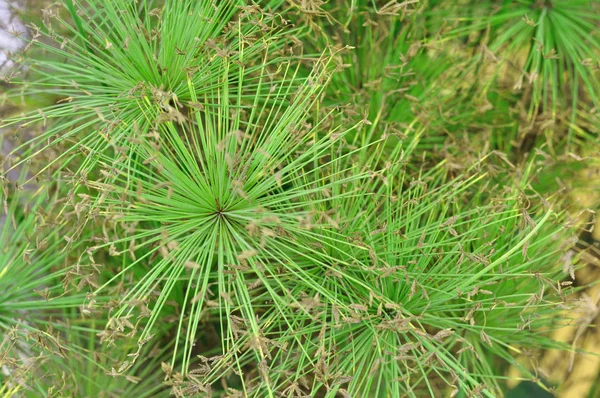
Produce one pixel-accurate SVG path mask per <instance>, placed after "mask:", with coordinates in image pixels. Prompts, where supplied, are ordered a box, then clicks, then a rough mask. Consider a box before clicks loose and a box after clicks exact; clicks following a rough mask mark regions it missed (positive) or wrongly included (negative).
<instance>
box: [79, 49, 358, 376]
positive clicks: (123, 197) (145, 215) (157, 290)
mask: <svg viewBox="0 0 600 398" xmlns="http://www.w3.org/2000/svg"><path fill="white" fill-rule="evenodd" d="M329 62H330V61H329V59H327V58H323V59H322V60H320V61H319V62H318V63H317V65H316V67H315V71H314V73H313V74H311V76H310V77H309V78H308V79H305V80H304V81H303V82H301V84H298V82H297V79H299V78H297V77H296V74H297V67H293V65H291V64H286V65H281V72H280V73H281V74H282V75H283V79H282V80H281V81H280V82H278V81H274V82H272V81H270V80H269V79H268V78H269V75H268V73H267V70H266V69H265V70H264V71H263V74H262V75H261V78H260V79H259V80H258V86H257V91H258V92H263V91H264V90H263V89H264V87H268V90H266V92H267V94H266V96H265V97H264V98H259V97H258V96H257V97H255V98H253V99H252V101H248V100H247V99H246V98H244V95H243V94H244V93H245V92H246V91H247V89H246V87H245V86H244V81H240V84H239V85H238V86H234V87H230V86H229V84H228V82H226V81H224V82H223V83H222V85H221V86H219V87H216V88H215V89H214V91H213V92H211V96H212V97H213V98H216V99H217V101H215V103H212V104H210V103H207V105H206V106H205V107H204V109H202V110H200V109H195V110H193V111H191V112H190V114H189V118H188V120H186V121H185V122H184V123H182V124H178V123H175V122H173V121H166V122H164V123H160V124H158V125H157V126H156V130H154V133H153V134H152V137H151V138H149V139H148V140H147V142H146V143H145V145H140V146H138V149H137V150H138V153H139V157H138V158H136V159H134V160H133V161H130V163H129V164H128V169H125V170H123V171H120V172H119V171H114V173H115V174H114V175H110V176H107V177H106V178H104V179H100V180H98V181H94V182H90V186H92V187H95V188H97V189H98V190H99V191H100V192H101V194H100V198H99V199H98V202H97V206H98V210H99V213H100V214H101V215H104V216H106V217H107V218H108V220H109V221H110V223H111V224H114V225H115V226H116V227H118V228H117V229H116V230H115V231H116V232H115V233H112V232H111V233H109V234H108V237H109V239H108V241H107V243H105V244H104V246H107V247H108V246H112V248H113V249H112V251H113V252H114V253H115V254H123V255H131V256H134V260H135V261H134V262H133V263H132V264H131V265H130V266H128V267H125V268H124V269H122V270H121V272H119V273H118V274H117V275H115V276H114V278H113V282H114V281H116V280H119V279H120V278H122V277H124V276H125V277H127V275H128V273H130V272H131V270H132V269H133V268H134V267H136V264H140V263H141V262H147V263H148V269H147V271H146V273H145V275H143V276H141V277H140V278H139V280H137V281H136V283H135V286H133V287H132V289H130V290H129V291H128V292H127V294H125V295H124V296H123V297H121V298H120V299H119V305H117V306H116V307H115V310H114V312H113V313H112V315H111V316H112V317H113V318H114V319H115V323H118V320H119V319H121V318H123V317H127V316H128V315H130V314H133V313H135V311H134V310H135V304H136V303H139V302H144V303H147V304H148V306H149V308H150V311H149V313H147V314H146V316H147V317H148V323H147V325H146V326H145V328H144V330H143V332H142V334H141V336H140V339H141V340H146V339H147V338H148V337H149V336H151V334H152V333H153V328H154V327H155V326H156V324H158V323H159V322H160V317H161V310H162V309H163V307H164V306H165V302H166V301H167V300H169V299H171V298H178V299H179V300H180V306H181V308H180V316H179V318H178V320H177V322H178V329H177V330H178V336H177V342H176V345H175V348H174V352H175V353H177V352H183V353H184V356H183V359H182V361H175V359H174V360H173V362H172V364H171V365H172V367H173V368H174V369H175V370H178V371H182V372H183V373H187V371H188V368H189V366H190V361H191V359H192V352H193V351H194V345H195V341H196V336H197V333H198V331H199V327H200V326H199V324H200V321H201V320H202V319H203V318H204V317H205V315H206V314H207V313H208V312H211V311H212V312H216V315H217V316H218V319H219V333H220V335H221V336H222V350H223V355H226V356H229V357H232V356H235V355H237V353H236V350H238V349H241V348H243V347H241V345H240V344H238V343H237V342H236V340H237V339H238V332H237V329H239V328H240V326H239V324H240V322H241V323H242V324H244V328H247V330H246V331H245V333H244V338H245V339H246V340H250V341H251V342H252V341H255V340H256V339H259V337H260V335H261V330H260V329H259V325H258V324H259V322H258V321H257V317H259V316H260V312H261V310H260V302H262V301H263V300H265V297H267V298H268V300H269V301H270V302H271V303H272V305H273V306H275V308H278V309H279V310H280V311H281V314H282V319H281V322H287V319H286V318H285V315H286V313H287V310H286V308H285V305H287V303H288V299H289V297H287V295H286V289H287V288H288V286H289V283H290V280H293V281H294V283H298V284H305V285H308V286H311V287H312V288H315V289H317V290H320V291H321V294H322V295H324V296H330V295H331V292H329V291H328V290H325V289H320V288H319V286H318V285H315V283H314V281H313V276H314V275H313V274H314V273H315V272H317V273H318V272H320V271H318V270H321V269H322V268H323V267H325V265H324V264H322V263H321V261H320V260H318V259H317V260H314V261H313V260H311V259H312V252H313V249H312V246H311V245H314V244H315V243H317V242H318V243H319V244H323V245H328V244H331V243H330V242H329V238H327V239H326V236H325V235H323V236H322V235H321V233H320V232H319V231H321V230H322V229H325V230H326V229H329V228H333V226H334V225H335V220H334V218H333V217H331V216H330V215H328V214H326V213H321V212H319V211H318V205H319V203H321V202H324V201H327V200H331V198H332V195H333V194H334V193H336V192H337V194H336V197H343V196H345V195H354V194H356V192H354V191H345V190H344V189H342V190H341V192H338V191H340V187H343V185H344V184H345V183H348V182H350V181H355V180H357V179H360V178H364V176H365V174H364V173H352V170H353V166H352V164H351V163H347V162H344V161H343V159H344V158H345V157H348V154H343V153H341V152H338V149H339V146H340V143H341V142H342V138H343V136H344V134H345V133H346V131H344V130H329V131H326V130H324V131H320V128H321V127H320V125H319V124H318V123H317V124H315V125H311V124H309V123H308V120H307V117H308V115H309V112H310V110H311V107H312V105H313V103H314V101H315V99H316V98H318V97H319V94H320V93H321V91H322V90H323V86H324V84H326V83H327V80H328V76H329V71H328V64H329ZM190 95H191V96H192V100H193V101H200V100H202V99H201V98H199V97H198V98H197V97H196V96H195V94H194V92H193V91H192V92H191V94H190ZM121 248H124V250H123V252H122V253H121V252H120V250H121ZM323 272H324V271H323ZM280 275H281V276H280ZM110 283H111V282H108V283H107V284H105V285H104V286H101V287H100V288H99V290H98V291H99V292H102V291H103V289H105V287H107V286H110ZM257 306H258V308H257ZM211 308H212V309H211ZM236 319H237V320H236ZM254 347H255V348H256V349H255V354H256V355H257V357H258V360H259V361H260V360H263V359H264V358H265V356H266V355H267V354H266V353H265V352H264V351H263V350H262V348H261V347H260V345H259V346H256V344H255V345H254ZM174 358H175V357H174ZM237 366H238V369H236V370H237V371H240V370H241V369H240V368H239V366H240V365H239V364H238V365H237Z"/></svg>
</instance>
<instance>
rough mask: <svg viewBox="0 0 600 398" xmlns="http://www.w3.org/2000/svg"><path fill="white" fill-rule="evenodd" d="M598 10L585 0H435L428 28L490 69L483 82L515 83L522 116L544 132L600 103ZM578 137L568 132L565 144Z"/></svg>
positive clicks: (567, 121) (576, 118)
mask: <svg viewBox="0 0 600 398" xmlns="http://www.w3.org/2000/svg"><path fill="white" fill-rule="evenodd" d="M459 4H460V6H459ZM598 7H599V5H598V4H597V2H594V1H588V0H573V1H571V0H519V1H504V2H490V1H478V2H469V3H466V4H462V3H461V2H438V1H432V2H430V4H429V7H428V8H429V9H428V11H427V12H428V13H429V15H430V19H429V21H430V22H431V24H430V26H429V27H430V28H431V31H432V32H436V31H437V30H438V29H443V33H442V34H441V35H440V36H435V37H433V36H432V37H431V38H430V40H431V41H432V42H436V41H438V42H439V41H441V42H447V41H449V40H452V39H455V38H461V39H462V40H464V41H465V42H466V44H467V45H468V46H469V47H470V48H474V49H475V50H476V52H477V54H478V55H477V56H476V57H475V58H473V61H476V62H477V63H479V64H480V65H481V68H483V69H490V68H487V66H486V65H491V66H492V67H491V69H492V70H491V72H490V71H488V72H486V73H487V79H490V78H494V79H498V80H505V81H506V80H509V81H510V80H511V79H512V81H513V84H514V87H513V89H514V90H515V91H516V92H524V94H523V97H525V99H526V101H525V103H526V114H527V119H528V120H530V121H533V120H535V119H543V121H545V122H546V130H549V129H552V128H554V127H555V125H554V124H553V123H552V122H556V121H558V120H560V119H565V120H566V123H567V124H571V125H572V124H576V123H577V122H578V119H579V118H580V116H578V113H579V112H580V110H589V109H592V108H595V107H598V105H600V84H599V83H598V82H599V65H600V64H599V62H600V38H599V37H598V34H597V32H598V23H599V21H600V17H598V15H599V8H598ZM442 21H443V22H442ZM441 25H444V26H441ZM467 77H468V76H466V77H465V78H467ZM471 82H473V80H471ZM486 86H487V85H486ZM576 133H577V131H576V130H574V129H573V128H569V129H568V134H567V137H566V138H567V140H568V141H567V143H569V144H570V143H572V140H573V139H574V137H575V135H576ZM560 138H561V137H555V138H554V140H555V141H556V142H558V140H559V139H560Z"/></svg>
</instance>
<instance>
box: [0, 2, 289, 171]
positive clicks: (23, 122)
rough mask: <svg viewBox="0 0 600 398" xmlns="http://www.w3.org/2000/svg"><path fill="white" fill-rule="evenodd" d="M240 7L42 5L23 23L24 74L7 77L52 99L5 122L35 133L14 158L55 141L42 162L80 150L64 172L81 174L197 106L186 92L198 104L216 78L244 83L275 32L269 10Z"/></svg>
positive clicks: (276, 40)
mask: <svg viewBox="0 0 600 398" xmlns="http://www.w3.org/2000/svg"><path fill="white" fill-rule="evenodd" d="M244 4H245V3H244V2H243V1H236V0H227V1H218V2H215V1H199V2H181V1H166V2H164V3H159V2H157V3H153V2H143V3H140V4H136V3H133V2H126V3H123V2H119V1H108V2H102V1H92V2H86V3H85V6H84V5H83V4H82V3H80V2H73V1H71V0H67V1H65V4H64V8H60V7H53V6H50V8H49V9H48V10H46V12H45V14H44V16H45V18H44V22H45V23H44V26H42V27H39V28H37V27H32V29H33V32H34V33H33V40H32V41H31V43H30V44H29V45H28V47H27V51H28V52H32V53H33V54H32V55H31V57H28V58H27V66H28V74H29V75H30V76H28V78H27V80H26V81H24V82H19V81H17V80H16V79H15V80H14V82H13V83H15V84H17V85H20V86H21V88H22V89H24V90H25V93H26V95H27V96H28V97H29V101H37V98H38V97H40V96H42V94H43V96H45V97H48V95H49V94H51V95H52V96H51V99H52V100H53V104H51V105H47V106H43V107H41V108H40V109H39V110H35V111H33V112H31V113H26V114H25V115H23V116H19V117H16V118H14V119H9V120H8V121H7V124H9V125H11V126H13V127H17V129H16V131H15V132H14V134H15V135H17V136H20V135H22V134H23V133H22V130H21V129H22V128H24V127H30V126H33V127H37V129H39V130H40V132H39V134H37V135H36V137H35V138H34V139H33V141H32V142H31V143H30V145H29V144H28V146H26V147H25V146H23V147H22V148H19V150H18V153H19V155H20V157H21V158H22V159H30V158H31V157H33V156H36V155H39V154H40V153H41V152H43V150H44V149H47V148H48V147H51V148H60V150H59V154H58V155H57V156H56V158H55V159H53V160H52V161H50V162H48V163H49V164H53V163H56V164H58V165H60V166H63V167H64V166H66V165H67V164H69V162H71V161H73V158H76V157H77V154H82V153H83V154H84V155H85V156H84V157H83V159H81V158H77V167H76V168H74V169H75V170H78V171H80V172H81V173H82V175H84V176H85V174H86V173H88V172H90V171H92V170H93V167H94V165H95V164H96V162H97V161H98V155H99V154H101V155H111V156H112V157H113V158H114V159H117V158H119V157H120V156H121V155H123V148H124V147H128V148H129V150H130V151H132V152H128V153H125V156H131V155H132V154H135V146H133V147H131V146H127V145H126V144H127V142H129V141H131V140H132V139H134V138H135V137H136V136H137V135H138V133H139V132H140V131H141V132H142V133H146V132H147V129H148V126H151V125H152V123H153V122H154V121H155V120H156V119H159V120H164V119H172V120H177V121H180V120H182V119H183V118H185V116H184V115H185V113H186V112H187V109H189V108H193V107H202V106H203V103H202V102H196V101H193V100H192V97H191V96H190V93H191V92H193V93H195V95H196V96H197V97H198V98H200V99H201V101H206V100H215V98H213V97H212V93H214V92H215V90H216V88H217V87H218V86H219V85H221V84H222V81H223V79H225V80H226V81H227V82H229V83H235V82H236V81H239V80H240V79H241V77H242V76H243V77H245V78H246V80H248V79H249V77H248V76H249V75H251V74H252V73H253V72H254V71H256V70H260V69H261V68H263V67H264V65H263V63H264V62H268V63H270V62H274V58H276V57H273V58H271V59H270V60H265V58H264V57H263V55H264V52H265V51H267V49H268V50H269V53H270V54H271V55H273V54H275V52H276V51H278V50H281V49H283V48H284V47H285V39H283V38H282V37H281V31H280V30H278V28H277V26H276V25H275V22H274V18H275V17H274V16H273V15H265V14H263V13H262V12H261V10H260V9H259V8H256V7H244ZM65 10H66V11H68V13H67V15H68V16H70V19H71V20H72V21H71V22H67V19H69V17H68V16H67V15H63V14H64V12H63V11H65ZM190 88H191V90H190ZM22 92H23V91H22V90H20V89H16V90H15V92H14V96H16V97H13V95H12V94H11V97H13V98H16V99H19V98H21V93H22ZM26 100H27V98H26ZM150 115H152V118H153V119H154V120H150V119H149V116H150ZM3 124H4V123H3ZM21 141H23V140H21ZM25 148H27V150H26V151H24V150H23V149H25ZM15 162H16V163H20V161H19V160H18V159H15Z"/></svg>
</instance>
